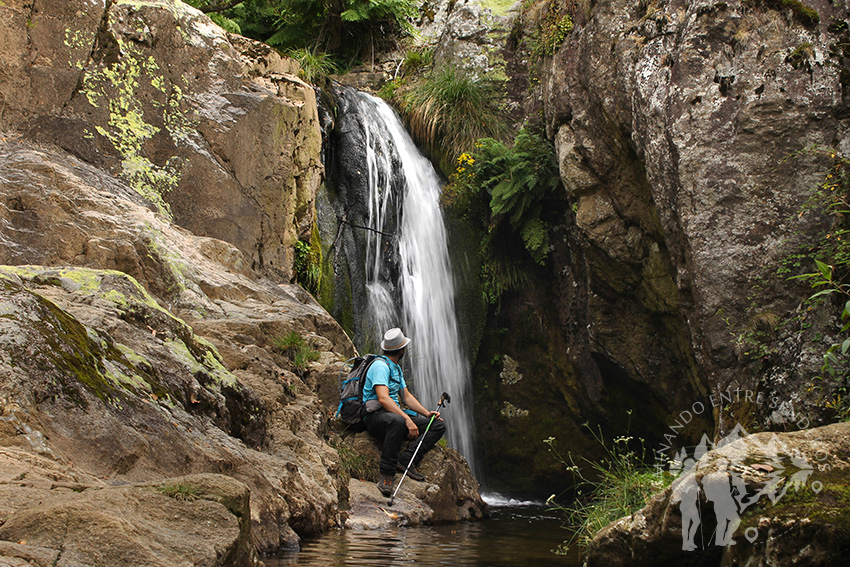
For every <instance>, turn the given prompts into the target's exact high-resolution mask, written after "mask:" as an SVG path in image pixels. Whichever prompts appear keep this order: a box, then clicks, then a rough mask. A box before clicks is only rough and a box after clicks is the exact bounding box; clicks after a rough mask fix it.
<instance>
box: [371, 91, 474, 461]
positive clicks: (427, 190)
mask: <svg viewBox="0 0 850 567" xmlns="http://www.w3.org/2000/svg"><path fill="white" fill-rule="evenodd" d="M356 97H357V98H356V106H357V108H358V115H359V116H360V119H361V120H362V121H363V122H362V126H363V130H364V132H365V137H366V163H367V166H368V167H367V169H368V176H369V188H370V194H369V203H368V223H369V227H370V229H371V230H370V231H369V234H368V241H367V251H366V289H367V295H368V297H367V301H368V312H369V315H370V317H371V318H372V319H373V323H374V328H375V329H388V328H390V327H395V326H401V327H402V328H403V329H404V331H405V333H406V334H408V336H410V337H411V338H412V339H413V342H412V344H411V348H410V349H409V354H410V362H409V364H410V368H411V372H410V377H411V383H412V384H411V390H412V391H413V392H414V394H415V395H416V396H417V398H418V399H419V400H420V401H421V402H422V404H423V405H424V406H426V407H429V408H431V407H435V406H436V402H437V401H438V400H439V399H440V395H441V394H442V393H443V392H448V393H449V394H450V396H451V405H450V406H449V408H448V409H447V410H446V417H447V419H448V423H449V443H450V445H451V446H453V447H454V448H455V449H457V450H458V451H460V453H461V454H463V455H464V456H465V457H466V458H467V460H468V461H469V464H470V467H471V468H472V470H473V473H474V472H475V455H474V448H473V438H472V400H471V387H470V372H469V364H468V361H467V359H466V357H465V356H464V353H463V348H462V346H461V340H460V333H459V331H458V324H457V318H456V315H455V295H454V281H453V278H452V270H451V264H450V262H449V253H448V239H447V236H446V227H445V224H444V222H443V215H442V211H441V210H440V203H439V199H440V192H441V189H442V183H441V181H440V178H439V176H438V175H437V172H436V171H435V170H434V166H433V165H432V164H431V162H430V161H428V159H427V158H426V157H425V156H423V155H422V153H421V152H420V151H419V150H418V148H417V147H416V145H415V144H414V142H413V140H412V139H411V137H410V135H409V134H408V133H407V131H406V130H405V128H404V125H403V123H402V122H401V120H400V118H399V117H398V115H397V114H396V113H395V112H394V111H393V110H392V109H391V108H390V107H389V106H388V105H387V104H386V103H385V102H384V101H382V100H381V99H379V98H376V97H373V96H371V95H368V94H366V93H357V95H356ZM391 219H392V222H391ZM393 223H395V225H396V227H397V228H396V231H397V234H394V235H391V234H390V233H389V231H390V230H392V228H391V224H393ZM388 245H389V248H390V250H392V249H393V248H392V247H393V246H397V252H398V259H399V270H398V281H392V280H391V279H389V278H388V277H387V270H386V269H385V266H384V263H385V262H386V260H387V258H386V250H387V247H388Z"/></svg>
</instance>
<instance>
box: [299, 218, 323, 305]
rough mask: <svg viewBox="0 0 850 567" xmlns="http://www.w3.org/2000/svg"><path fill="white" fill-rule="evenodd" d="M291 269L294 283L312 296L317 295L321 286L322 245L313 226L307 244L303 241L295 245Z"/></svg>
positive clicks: (316, 229)
mask: <svg viewBox="0 0 850 567" xmlns="http://www.w3.org/2000/svg"><path fill="white" fill-rule="evenodd" d="M292 268H293V271H294V272H295V281H297V282H298V283H300V284H301V285H302V286H303V287H304V289H306V290H307V291H309V292H310V293H311V294H313V295H314V296H315V295H317V294H318V293H319V288H320V287H321V285H322V243H321V240H320V238H319V231H318V228H317V227H316V226H315V225H314V226H313V230H312V231H311V236H310V242H309V243H307V242H304V241H303V240H299V241H297V242H296V243H295V261H294V262H293V267H292Z"/></svg>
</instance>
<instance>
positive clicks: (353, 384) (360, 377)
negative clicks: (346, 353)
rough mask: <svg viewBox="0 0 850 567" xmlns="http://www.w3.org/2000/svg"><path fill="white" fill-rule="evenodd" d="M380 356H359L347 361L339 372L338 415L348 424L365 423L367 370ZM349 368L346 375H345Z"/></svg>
mask: <svg viewBox="0 0 850 567" xmlns="http://www.w3.org/2000/svg"><path fill="white" fill-rule="evenodd" d="M377 358H378V355H376V354H367V355H366V356H357V357H354V358H350V359H348V360H347V361H346V362H345V365H344V366H343V367H342V370H340V373H339V407H338V408H337V410H336V415H337V417H339V418H340V419H341V420H342V421H343V422H344V423H347V424H348V425H361V426H362V425H363V418H364V417H366V409H365V408H364V406H363V384H364V383H365V382H366V371H367V370H369V367H370V366H371V365H372V363H373V362H375V359H377ZM346 369H349V370H348V373H347V375H346V377H345V378H344V379H343V375H344V373H345V371H346Z"/></svg>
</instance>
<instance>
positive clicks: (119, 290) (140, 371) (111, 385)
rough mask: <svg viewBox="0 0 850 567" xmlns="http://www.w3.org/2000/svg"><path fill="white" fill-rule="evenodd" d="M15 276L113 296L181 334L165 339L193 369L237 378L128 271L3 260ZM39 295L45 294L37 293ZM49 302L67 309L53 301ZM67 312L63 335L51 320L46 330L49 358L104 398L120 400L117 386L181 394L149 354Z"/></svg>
mask: <svg viewBox="0 0 850 567" xmlns="http://www.w3.org/2000/svg"><path fill="white" fill-rule="evenodd" d="M13 276H18V277H19V278H21V279H22V280H25V281H32V282H33V283H34V284H36V285H56V286H59V285H62V283H63V280H67V281H68V282H71V283H72V284H73V285H76V286H77V288H76V291H75V293H76V294H80V295H89V296H92V297H96V298H99V299H102V300H105V301H108V302H110V303H111V304H112V305H114V306H115V307H116V310H117V311H118V313H119V314H120V315H121V316H124V317H126V318H129V319H141V321H143V322H147V321H149V320H150V321H151V322H152V323H153V324H155V325H156V326H157V327H158V328H162V327H163V326H165V327H166V328H168V329H169V330H170V331H172V332H173V334H174V335H175V337H176V338H173V339H169V340H167V341H166V344H168V345H169V346H170V347H171V350H172V351H173V352H174V353H175V354H177V356H178V357H179V358H180V359H181V360H183V361H184V362H186V364H187V366H188V367H189V368H190V371H191V372H192V373H193V374H196V375H198V374H202V375H204V376H209V377H210V378H212V380H211V382H212V383H213V384H214V385H215V386H216V387H218V388H220V387H221V386H234V385H235V384H236V377H235V376H233V374H231V373H230V372H229V371H228V370H227V369H226V368H225V367H224V364H223V363H222V360H221V355H220V354H219V352H218V351H217V350H216V348H215V347H214V346H213V345H212V344H211V343H209V342H208V341H206V340H205V339H202V338H200V337H197V336H196V335H195V334H194V332H193V331H192V329H191V327H189V326H188V325H187V324H186V323H185V322H184V321H182V320H181V319H179V318H177V317H174V316H173V315H171V314H170V313H169V312H168V311H166V310H165V309H163V308H162V307H161V306H160V305H159V304H158V303H157V302H156V300H155V299H154V298H153V297H151V296H150V294H148V293H147V291H146V290H145V289H144V288H143V287H142V286H141V285H140V284H139V283H138V282H137V281H136V280H135V279H134V278H132V277H130V276H128V275H127V274H124V273H123V272H117V271H113V270H91V269H88V268H45V267H40V266H0V279H2V280H4V281H7V282H14V281H15V279H14V277H13ZM36 297H39V298H40V296H38V295H36ZM41 299H43V298H41ZM44 301H47V300H44ZM47 303H48V304H49V305H51V306H54V307H55V309H56V310H58V311H59V312H61V313H64V311H61V310H60V309H59V308H58V307H56V306H55V305H53V303H51V302H47ZM65 318H67V319H68V320H69V322H68V323H67V324H66V325H64V327H62V328H63V329H66V331H65V332H63V333H60V334H59V336H58V337H54V336H53V335H54V334H55V333H53V331H52V330H51V329H50V327H49V326H48V327H46V328H45V329H44V330H43V332H42V334H43V335H44V336H45V338H46V339H47V340H49V341H52V342H51V345H52V347H51V349H50V352H49V353H48V358H50V360H52V361H53V364H54V365H55V366H56V368H58V369H60V370H63V371H66V370H67V371H70V372H72V373H73V374H74V375H75V376H76V377H77V378H78V380H79V381H80V382H82V383H83V384H85V385H86V386H87V388H88V389H90V390H91V391H92V392H93V393H94V394H95V395H96V396H97V397H99V398H100V399H102V400H104V401H111V402H115V403H117V398H116V396H115V392H116V391H118V390H126V391H128V392H131V393H133V394H136V395H142V396H143V397H152V398H154V399H156V400H162V401H163V402H166V403H167V402H170V400H171V399H172V398H175V397H176V398H177V399H179V397H180V396H179V395H176V396H175V395H173V394H172V393H171V392H169V391H168V389H167V387H166V386H165V385H164V384H162V383H161V382H160V381H159V380H158V379H157V378H156V374H155V371H154V370H153V366H152V365H151V364H150V363H149V362H148V361H147V360H146V359H145V358H144V357H141V356H140V355H138V354H136V353H135V352H133V351H132V349H130V348H129V347H127V346H125V345H121V344H116V343H113V342H112V341H111V339H109V338H108V337H104V336H101V335H100V334H98V333H97V332H95V331H93V330H91V329H88V328H86V327H84V326H83V325H82V324H80V323H79V322H77V321H76V319H73V318H72V317H70V316H69V315H67V314H65ZM153 318H157V321H153V320H152V319H153ZM72 331H73V332H72ZM54 343H55V344H54ZM61 345H66V346H65V347H61ZM60 347H61V348H60ZM68 349H70V350H68Z"/></svg>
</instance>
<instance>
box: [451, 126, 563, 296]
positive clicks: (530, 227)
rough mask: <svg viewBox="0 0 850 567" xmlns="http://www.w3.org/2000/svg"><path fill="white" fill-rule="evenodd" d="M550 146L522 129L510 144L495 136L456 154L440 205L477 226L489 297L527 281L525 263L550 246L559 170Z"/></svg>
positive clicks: (540, 260) (540, 257)
mask: <svg viewBox="0 0 850 567" xmlns="http://www.w3.org/2000/svg"><path fill="white" fill-rule="evenodd" d="M554 155H555V154H554V148H553V147H552V145H551V144H550V143H549V142H548V141H547V140H546V139H545V138H544V137H543V136H542V134H540V133H536V132H533V131H531V130H528V129H522V130H520V131H519V132H518V133H517V135H516V137H515V138H514V140H513V143H512V144H510V145H508V144H505V143H503V142H500V141H499V140H496V139H493V138H483V139H480V140H478V141H477V142H476V143H475V150H474V151H473V152H472V153H467V152H465V153H463V154H461V155H460V157H459V158H458V159H457V162H456V167H455V171H454V173H453V174H452V176H451V180H450V183H449V185H448V186H447V187H446V189H445V192H444V195H443V204H444V206H446V207H448V208H450V209H452V210H454V211H456V212H457V214H458V215H460V216H461V217H463V218H466V219H467V220H469V221H471V222H472V223H473V224H474V225H476V226H477V227H478V228H479V230H480V231H481V234H482V239H481V248H480V255H481V263H482V271H481V281H482V285H483V288H484V294H485V297H486V299H487V301H488V302H490V303H498V301H499V298H500V297H501V296H502V295H503V294H504V293H505V292H507V291H511V290H516V289H520V288H521V287H523V286H524V285H527V284H528V283H529V282H530V281H531V280H530V276H529V272H530V270H529V269H528V265H527V262H526V261H525V260H529V261H531V263H532V264H533V265H537V266H540V265H543V264H544V263H545V262H546V260H547V258H548V256H549V252H550V249H551V236H550V233H551V230H552V224H553V223H554V222H557V219H556V216H555V213H553V211H554V210H557V207H551V206H547V204H551V202H552V201H553V200H555V194H556V190H557V188H558V187H559V185H560V175H559V172H558V167H557V164H556V162H555V157H554Z"/></svg>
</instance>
